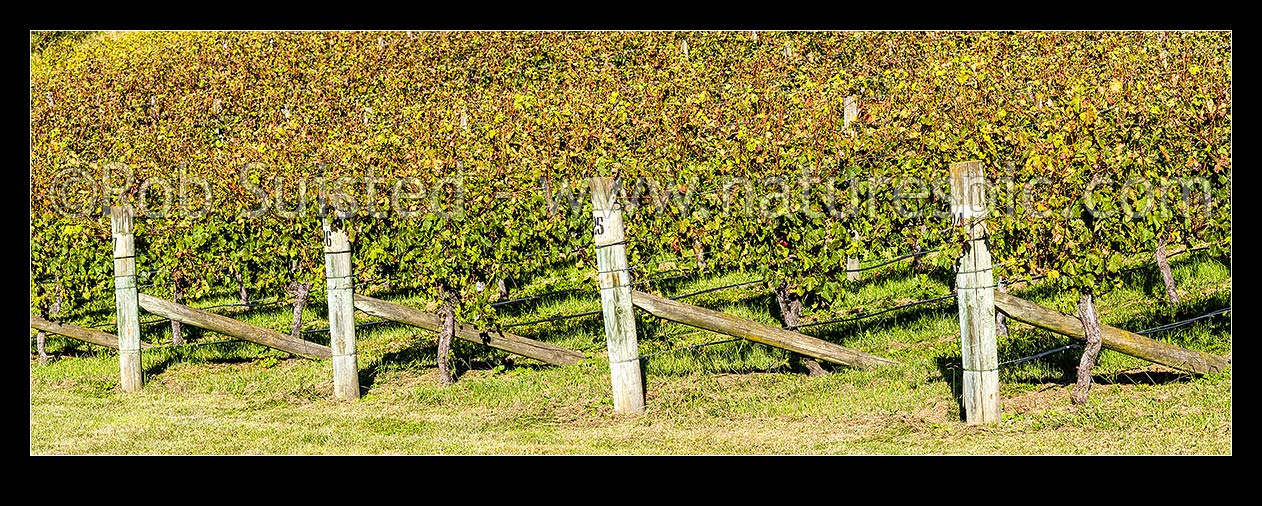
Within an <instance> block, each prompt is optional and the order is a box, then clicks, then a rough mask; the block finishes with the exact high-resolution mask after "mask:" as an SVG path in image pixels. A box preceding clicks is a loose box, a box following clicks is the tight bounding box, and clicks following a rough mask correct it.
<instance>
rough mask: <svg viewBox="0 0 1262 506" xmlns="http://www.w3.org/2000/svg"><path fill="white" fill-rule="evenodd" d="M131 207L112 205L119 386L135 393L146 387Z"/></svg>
mask: <svg viewBox="0 0 1262 506" xmlns="http://www.w3.org/2000/svg"><path fill="white" fill-rule="evenodd" d="M132 216H134V212H133V210H132V207H131V206H122V207H119V206H110V231H111V233H112V235H113V239H114V304H115V307H116V308H117V312H118V315H117V317H116V319H115V322H116V326H117V334H118V368H119V381H118V385H119V387H120V388H122V390H123V391H124V392H135V391H137V390H140V387H141V386H143V385H144V376H143V373H144V371H143V369H141V365H140V304H139V302H138V301H137V294H136V242H135V236H134V235H132Z"/></svg>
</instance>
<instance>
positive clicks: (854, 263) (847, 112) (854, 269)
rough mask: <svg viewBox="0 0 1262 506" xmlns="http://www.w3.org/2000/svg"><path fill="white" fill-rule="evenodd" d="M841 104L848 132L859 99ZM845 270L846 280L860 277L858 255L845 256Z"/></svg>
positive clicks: (848, 99) (846, 100) (843, 120)
mask: <svg viewBox="0 0 1262 506" xmlns="http://www.w3.org/2000/svg"><path fill="white" fill-rule="evenodd" d="M842 106H843V113H842V114H843V115H842V128H844V129H846V131H847V132H850V123H852V122H854V120H855V118H857V117H858V116H859V99H857V98H855V97H853V96H849V97H846V98H845V99H844V100H843V101H842ZM854 240H855V241H858V240H859V233H858V232H855V233H854ZM846 271H847V272H846V280H847V281H858V280H860V279H861V278H862V274H860V273H859V257H846Z"/></svg>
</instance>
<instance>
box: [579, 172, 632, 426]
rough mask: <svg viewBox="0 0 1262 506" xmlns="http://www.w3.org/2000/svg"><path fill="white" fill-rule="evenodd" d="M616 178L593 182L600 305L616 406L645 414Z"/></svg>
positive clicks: (594, 236) (620, 411) (615, 407)
mask: <svg viewBox="0 0 1262 506" xmlns="http://www.w3.org/2000/svg"><path fill="white" fill-rule="evenodd" d="M614 184H615V183H614V179H613V178H610V177H595V178H592V180H591V188H592V217H593V222H594V223H593V225H594V228H593V230H592V231H593V239H594V242H595V244H596V265H597V269H598V270H599V271H600V272H599V273H598V274H599V278H600V305H601V309H602V311H603V315H602V316H603V317H604V320H605V340H606V342H607V343H608V346H609V375H610V378H611V381H612V383H613V409H614V411H616V412H618V413H631V414H641V413H644V380H643V378H644V376H643V374H642V372H641V371H640V353H639V348H638V346H637V344H636V337H635V310H634V308H633V307H632V304H631V273H630V271H629V270H627V248H626V241H625V240H624V238H625V237H624V235H623V230H622V209H621V207H619V206H618V203H617V197H616V195H615V192H614Z"/></svg>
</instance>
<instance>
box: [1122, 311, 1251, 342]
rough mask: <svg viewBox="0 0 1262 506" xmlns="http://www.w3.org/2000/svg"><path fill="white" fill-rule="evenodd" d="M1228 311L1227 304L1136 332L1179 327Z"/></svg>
mask: <svg viewBox="0 0 1262 506" xmlns="http://www.w3.org/2000/svg"><path fill="white" fill-rule="evenodd" d="M1228 311H1231V306H1227V307H1225V308H1222V309H1215V310H1213V311H1210V312H1208V313H1205V314H1202V315H1199V316H1193V317H1191V318H1188V319H1186V320H1180V321H1177V322H1174V323H1167V324H1165V325H1162V326H1160V327H1153V328H1151V329H1148V330H1141V331H1139V332H1136V334H1140V335H1147V334H1152V333H1155V332H1161V331H1164V330H1171V329H1177V328H1179V327H1184V326H1187V325H1190V324H1192V322H1195V321H1197V320H1202V319H1205V318H1209V317H1211V316H1217V315H1220V314H1223V313H1226V312H1228Z"/></svg>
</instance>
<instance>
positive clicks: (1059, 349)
mask: <svg viewBox="0 0 1262 506" xmlns="http://www.w3.org/2000/svg"><path fill="white" fill-rule="evenodd" d="M1081 347H1082V345H1081V344H1068V345H1065V346H1060V347H1057V348H1052V349H1050V350H1047V351H1044V352H1040V353H1035V354H1033V355H1030V356H1028V357H1021V358H1018V359H1015V360H1009V361H1007V362H1000V363H999V365H998V367H1004V366H1009V365H1017V364H1020V363H1024V362H1029V361H1031V360H1035V359H1038V358H1042V357H1046V356H1048V355H1051V354H1053V353H1060V352H1062V351H1065V350H1068V349H1072V348H1081Z"/></svg>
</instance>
